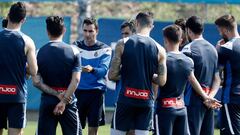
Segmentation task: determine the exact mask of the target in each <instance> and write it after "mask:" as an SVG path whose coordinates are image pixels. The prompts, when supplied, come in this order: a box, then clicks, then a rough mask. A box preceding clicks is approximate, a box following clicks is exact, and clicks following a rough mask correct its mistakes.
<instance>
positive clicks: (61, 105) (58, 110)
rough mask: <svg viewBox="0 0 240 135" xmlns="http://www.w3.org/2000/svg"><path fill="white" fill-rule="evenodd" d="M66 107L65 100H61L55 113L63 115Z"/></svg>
mask: <svg viewBox="0 0 240 135" xmlns="http://www.w3.org/2000/svg"><path fill="white" fill-rule="evenodd" d="M65 107H66V104H65V103H64V102H63V101H61V102H59V103H58V104H57V105H56V106H55V108H54V110H53V113H54V115H62V114H63V112H64V110H65Z"/></svg>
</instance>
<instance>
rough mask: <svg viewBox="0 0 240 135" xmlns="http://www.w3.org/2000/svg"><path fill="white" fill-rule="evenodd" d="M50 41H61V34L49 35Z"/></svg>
mask: <svg viewBox="0 0 240 135" xmlns="http://www.w3.org/2000/svg"><path fill="white" fill-rule="evenodd" d="M49 39H50V41H58V42H62V36H60V37H51V36H50V37H49Z"/></svg>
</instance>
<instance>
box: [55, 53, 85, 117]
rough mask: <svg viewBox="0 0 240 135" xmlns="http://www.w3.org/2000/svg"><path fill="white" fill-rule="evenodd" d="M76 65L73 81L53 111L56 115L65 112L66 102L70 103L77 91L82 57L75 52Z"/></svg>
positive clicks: (73, 71)
mask: <svg viewBox="0 0 240 135" xmlns="http://www.w3.org/2000/svg"><path fill="white" fill-rule="evenodd" d="M75 55H76V57H75V60H74V61H75V63H74V64H75V65H74V68H73V70H72V79H71V82H70V84H69V86H68V88H67V91H66V92H65V94H64V96H63V98H62V100H61V101H60V102H59V103H58V104H57V105H56V106H55V108H54V111H53V113H54V114H55V115H60V114H62V113H63V112H64V110H65V106H66V104H68V103H69V99H71V97H72V95H73V93H74V92H75V91H76V89H77V87H78V84H79V82H80V76H81V58H80V54H79V53H77V54H75Z"/></svg>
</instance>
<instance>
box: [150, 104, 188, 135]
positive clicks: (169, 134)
mask: <svg viewBox="0 0 240 135" xmlns="http://www.w3.org/2000/svg"><path fill="white" fill-rule="evenodd" d="M154 122H155V126H154V127H155V132H157V133H158V134H160V135H189V134H190V132H189V127H188V119H187V110H186V108H185V107H184V108H181V109H173V108H160V109H157V110H156V114H155V119H154ZM157 133H156V134H157Z"/></svg>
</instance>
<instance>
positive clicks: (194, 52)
mask: <svg viewBox="0 0 240 135" xmlns="http://www.w3.org/2000/svg"><path fill="white" fill-rule="evenodd" d="M182 52H183V53H184V54H185V55H187V56H188V57H190V58H192V60H193V62H194V75H195V77H196V78H197V80H198V82H199V83H200V85H201V86H202V88H204V89H211V87H212V83H213V78H214V76H215V73H216V72H218V68H217V64H218V55H217V51H216V49H215V48H214V46H213V45H212V44H210V43H209V42H208V41H206V40H205V39H203V38H198V39H195V40H193V41H192V42H191V43H189V44H188V45H186V46H185V47H184V48H183V50H182ZM185 103H186V105H202V100H201V98H200V96H199V95H198V94H197V93H196V92H195V91H193V90H192V87H191V86H190V84H188V86H187V89H186V92H185Z"/></svg>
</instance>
